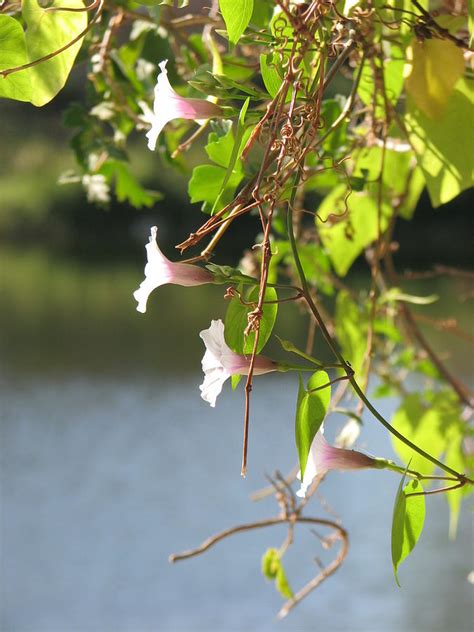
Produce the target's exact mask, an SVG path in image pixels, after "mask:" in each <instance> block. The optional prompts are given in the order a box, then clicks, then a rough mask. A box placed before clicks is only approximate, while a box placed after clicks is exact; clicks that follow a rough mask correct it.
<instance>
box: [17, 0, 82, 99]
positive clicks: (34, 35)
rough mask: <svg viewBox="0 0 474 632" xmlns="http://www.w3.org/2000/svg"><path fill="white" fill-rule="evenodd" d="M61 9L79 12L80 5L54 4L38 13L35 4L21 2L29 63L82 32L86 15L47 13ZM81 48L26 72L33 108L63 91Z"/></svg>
mask: <svg viewBox="0 0 474 632" xmlns="http://www.w3.org/2000/svg"><path fill="white" fill-rule="evenodd" d="M62 7H68V8H74V9H82V8H84V3H83V2H82V0H55V2H54V3H53V5H52V6H50V7H48V9H42V8H41V7H40V5H39V4H38V2H37V0H23V2H22V15H23V19H24V20H25V24H26V31H25V41H26V49H27V52H28V57H29V59H30V61H34V60H36V59H40V58H42V57H44V56H45V55H49V54H50V53H52V52H54V51H57V50H59V49H61V48H62V47H63V46H66V44H69V43H70V42H71V41H72V40H73V39H74V38H75V37H77V36H78V35H79V34H80V33H81V32H82V31H83V30H84V29H85V28H86V26H87V16H88V13H87V11H61V10H58V11H54V10H53V11H52V10H51V9H52V8H55V9H61V8H62ZM81 44H82V40H80V41H78V42H76V43H75V44H73V45H72V46H69V47H68V48H67V49H66V50H65V51H63V52H62V53H60V54H59V55H55V56H54V57H53V58H52V59H49V60H48V61H44V62H41V63H40V64H36V65H35V66H33V67H32V68H30V69H29V70H28V73H29V75H30V81H31V102H32V103H33V105H37V106H42V105H45V104H46V103H48V102H49V101H51V99H52V98H53V97H54V96H56V94H57V93H58V92H59V91H60V90H61V88H63V86H64V84H65V83H66V80H67V78H68V76H69V73H70V72H71V69H72V66H73V64H74V60H75V59H76V55H77V53H78V52H79V49H80V48H81Z"/></svg>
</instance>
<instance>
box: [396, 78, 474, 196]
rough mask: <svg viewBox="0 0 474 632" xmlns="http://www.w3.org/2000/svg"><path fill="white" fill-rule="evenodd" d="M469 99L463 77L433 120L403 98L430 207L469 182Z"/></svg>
mask: <svg viewBox="0 0 474 632" xmlns="http://www.w3.org/2000/svg"><path fill="white" fill-rule="evenodd" d="M472 101H473V97H472V89H471V88H470V86H469V83H468V81H466V80H465V79H460V80H459V81H458V83H457V84H456V86H455V88H454V90H453V92H452V94H451V96H450V98H449V100H448V102H447V104H446V107H445V110H444V114H443V115H442V116H441V117H440V118H438V119H436V120H432V119H430V118H429V117H428V116H427V115H426V114H425V113H424V112H423V111H422V110H421V109H420V108H419V107H417V105H416V103H415V101H414V100H413V98H411V97H408V99H407V113H406V116H405V124H406V128H407V130H408V133H409V139H410V143H411V145H412V147H413V149H414V150H415V153H416V155H417V161H418V165H419V166H420V168H421V170H422V171H423V174H424V177H425V180H426V186H427V188H428V192H429V194H430V198H431V202H432V204H433V206H434V207H437V206H440V205H441V204H445V203H446V202H449V200H451V199H452V198H454V197H456V196H457V195H459V193H461V191H464V189H467V188H469V187H470V186H472V183H473V168H474V153H473V152H472V147H471V145H472V142H471V131H472V127H473V124H474V113H473V107H472Z"/></svg>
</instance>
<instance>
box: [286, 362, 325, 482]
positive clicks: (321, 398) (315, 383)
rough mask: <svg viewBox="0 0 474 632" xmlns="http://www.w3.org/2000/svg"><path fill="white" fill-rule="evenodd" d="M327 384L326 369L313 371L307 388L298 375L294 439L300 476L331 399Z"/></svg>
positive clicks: (302, 474) (302, 473)
mask: <svg viewBox="0 0 474 632" xmlns="http://www.w3.org/2000/svg"><path fill="white" fill-rule="evenodd" d="M328 384H329V376H328V374H327V373H326V371H317V372H316V373H313V375H312V376H311V377H310V379H309V380H308V385H307V388H305V385H304V382H303V379H302V377H301V375H300V385H299V390H298V399H297V404H296V424H295V439H296V448H297V450H298V457H299V462H300V469H301V478H303V476H304V471H305V469H306V463H307V461H308V455H309V450H310V448H311V444H312V442H313V439H314V437H315V435H316V433H317V432H318V430H319V428H320V427H321V424H322V423H323V421H324V417H325V416H326V411H327V408H328V406H329V402H330V401H331V387H330V386H327V385H328ZM320 387H325V388H320ZM315 389H320V390H315Z"/></svg>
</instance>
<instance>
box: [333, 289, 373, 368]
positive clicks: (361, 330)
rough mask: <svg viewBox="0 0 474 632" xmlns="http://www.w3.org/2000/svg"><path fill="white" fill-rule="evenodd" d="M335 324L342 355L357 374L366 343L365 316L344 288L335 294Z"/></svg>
mask: <svg viewBox="0 0 474 632" xmlns="http://www.w3.org/2000/svg"><path fill="white" fill-rule="evenodd" d="M335 324H336V337H337V340H338V342H339V344H340V345H341V349H342V355H343V356H344V358H345V360H347V361H348V362H350V364H351V367H352V368H353V369H354V373H355V374H356V375H357V374H358V373H359V372H360V370H361V369H362V363H363V360H364V355H365V349H366V345H367V341H366V333H367V318H366V315H365V314H363V313H362V312H361V310H360V308H359V306H358V305H357V303H355V301H353V300H352V299H351V297H350V296H349V294H348V293H347V292H345V291H344V290H342V291H340V292H339V294H338V296H337V301H336V314H335Z"/></svg>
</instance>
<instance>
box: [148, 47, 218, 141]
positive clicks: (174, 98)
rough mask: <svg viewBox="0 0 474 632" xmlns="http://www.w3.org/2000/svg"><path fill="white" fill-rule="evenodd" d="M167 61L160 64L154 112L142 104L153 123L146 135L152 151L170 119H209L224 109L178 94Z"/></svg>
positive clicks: (208, 102) (149, 121)
mask: <svg viewBox="0 0 474 632" xmlns="http://www.w3.org/2000/svg"><path fill="white" fill-rule="evenodd" d="M167 63H168V60H167V59H165V60H164V61H162V62H161V63H160V64H159V67H160V71H161V72H160V73H159V74H158V78H157V83H156V86H155V100H154V102H153V112H152V111H151V110H150V108H149V107H148V106H147V105H145V106H144V105H143V104H141V106H142V109H143V113H144V115H145V116H144V118H145V120H146V121H147V122H148V123H150V125H151V129H150V131H149V132H148V133H147V135H146V137H147V138H148V148H149V149H151V150H152V151H153V150H154V149H155V147H156V141H157V140H158V136H159V135H160V132H161V130H162V129H163V127H164V126H165V125H166V123H168V122H169V121H172V120H173V119H176V118H184V119H194V120H201V119H204V120H207V119H209V118H213V117H215V116H222V109H221V108H220V107H219V106H218V105H216V104H215V103H211V102H210V101H206V100H205V99H186V98H184V97H181V96H180V95H179V94H177V93H176V92H175V91H174V90H173V88H172V87H171V84H170V82H169V80H168V71H167V70H166V64H167Z"/></svg>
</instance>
